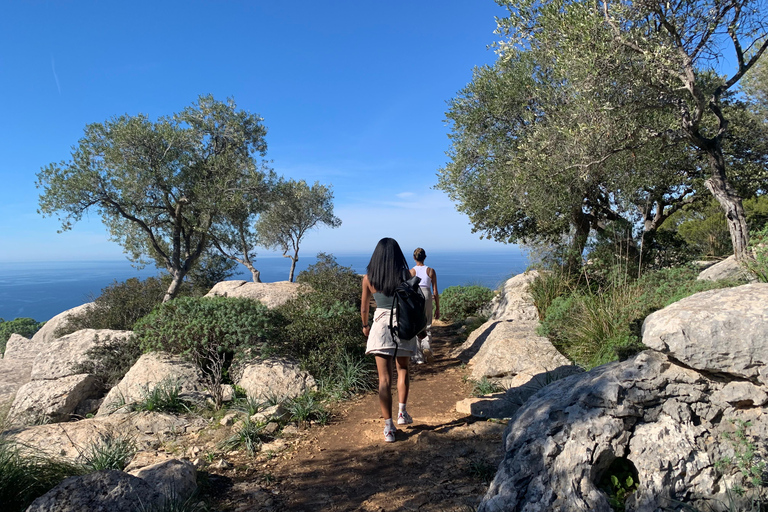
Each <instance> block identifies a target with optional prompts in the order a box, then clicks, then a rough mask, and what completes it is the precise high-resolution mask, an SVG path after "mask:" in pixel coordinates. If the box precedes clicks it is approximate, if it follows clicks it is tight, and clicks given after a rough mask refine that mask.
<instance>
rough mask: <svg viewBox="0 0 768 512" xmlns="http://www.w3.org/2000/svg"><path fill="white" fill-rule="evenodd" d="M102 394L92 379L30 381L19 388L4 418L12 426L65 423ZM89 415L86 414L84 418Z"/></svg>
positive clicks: (74, 376)
mask: <svg viewBox="0 0 768 512" xmlns="http://www.w3.org/2000/svg"><path fill="white" fill-rule="evenodd" d="M102 393H103V391H102V388H101V386H100V385H99V383H98V381H97V379H96V378H95V377H94V376H93V375H88V374H79V375H68V376H66V377H62V378H60V379H56V380H33V381H30V382H28V383H26V384H24V385H23V386H21V387H20V388H19V390H18V391H17V392H16V398H15V399H14V401H13V404H12V405H11V409H10V411H9V413H8V417H9V418H10V421H11V422H12V423H13V424H26V425H32V424H35V423H40V422H42V421H45V422H54V423H56V422H60V421H69V420H70V419H71V417H72V415H74V414H77V412H76V411H77V410H78V407H79V406H80V404H81V403H83V402H85V401H86V400H89V399H92V398H96V397H98V396H100V395H101V394H102ZM88 412H90V411H87V412H86V414H87V413H88Z"/></svg>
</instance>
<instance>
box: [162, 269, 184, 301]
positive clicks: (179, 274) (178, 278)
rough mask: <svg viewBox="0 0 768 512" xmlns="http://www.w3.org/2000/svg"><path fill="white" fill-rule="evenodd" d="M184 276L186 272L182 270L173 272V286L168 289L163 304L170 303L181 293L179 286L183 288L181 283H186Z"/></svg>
mask: <svg viewBox="0 0 768 512" xmlns="http://www.w3.org/2000/svg"><path fill="white" fill-rule="evenodd" d="M184 274H185V272H184V271H183V270H180V269H178V270H174V271H173V272H171V275H172V276H173V279H172V280H171V285H170V286H169V287H168V290H167V291H166V292H165V296H164V297H163V302H168V301H169V300H171V299H173V298H174V297H176V294H177V293H179V286H181V282H182V281H184Z"/></svg>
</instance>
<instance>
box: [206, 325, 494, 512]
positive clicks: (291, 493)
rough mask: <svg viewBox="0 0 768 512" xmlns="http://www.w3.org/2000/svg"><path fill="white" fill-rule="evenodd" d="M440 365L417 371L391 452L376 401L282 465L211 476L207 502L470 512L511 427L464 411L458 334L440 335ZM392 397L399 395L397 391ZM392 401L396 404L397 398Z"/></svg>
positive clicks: (309, 439)
mask: <svg viewBox="0 0 768 512" xmlns="http://www.w3.org/2000/svg"><path fill="white" fill-rule="evenodd" d="M433 339H434V341H433V344H432V346H433V349H434V350H435V362H434V363H433V364H429V365H426V364H425V365H418V366H414V367H413V371H412V380H411V392H410V397H409V400H408V411H409V412H410V413H411V415H412V416H413V418H414V423H413V424H412V425H407V426H403V425H401V426H399V427H398V428H399V431H398V433H397V440H396V442H394V443H385V442H384V436H383V434H382V430H383V420H382V419H381V414H380V409H379V404H378V397H377V395H376V394H375V393H371V394H368V395H366V396H363V397H360V398H358V399H357V400H354V401H351V402H345V403H343V404H341V405H340V406H339V408H338V410H336V411H334V417H333V420H332V422H331V423H330V424H328V425H326V426H312V427H311V428H309V429H307V430H305V431H304V432H302V435H300V436H299V437H298V438H295V439H294V440H292V441H291V443H290V448H289V449H288V450H286V451H284V452H282V453H280V454H278V455H276V456H273V457H269V456H268V455H266V456H265V455H259V456H258V457H255V458H254V457H244V456H243V457H237V456H235V457H233V458H230V459H228V460H229V461H230V462H231V463H232V465H233V467H231V468H228V469H209V478H208V488H207V494H208V495H209V496H211V498H212V499H211V505H212V506H213V507H214V508H215V509H216V510H222V511H247V510H248V511H250V510H255V511H257V510H261V511H283V510H291V511H305V512H310V511H320V510H323V511H353V510H362V511H397V510H418V511H470V510H475V509H476V508H477V505H478V503H479V501H480V499H481V498H482V496H483V494H484V493H485V491H486V489H487V486H488V484H489V482H490V479H491V478H492V477H493V474H494V473H495V471H496V467H497V466H498V464H499V462H500V460H501V458H502V453H501V436H502V432H503V430H504V426H505V425H504V424H503V423H498V422H487V421H482V420H480V421H478V420H477V419H475V418H472V417H471V416H462V415H460V414H458V413H457V412H456V409H455V405H456V402H457V401H459V400H462V399H464V398H466V397H468V396H469V395H470V393H471V388H472V386H471V383H468V382H466V378H465V375H466V373H467V372H466V370H464V369H463V367H462V365H461V363H460V362H459V361H458V360H456V359H452V358H450V357H449V354H450V353H451V351H452V350H453V349H454V348H456V347H457V346H458V345H460V344H461V343H462V341H463V340H462V338H461V337H460V336H459V335H458V334H457V332H456V328H455V326H451V325H446V324H441V323H439V322H437V323H436V324H435V326H433ZM393 394H394V390H393ZM394 396H397V395H396V394H394Z"/></svg>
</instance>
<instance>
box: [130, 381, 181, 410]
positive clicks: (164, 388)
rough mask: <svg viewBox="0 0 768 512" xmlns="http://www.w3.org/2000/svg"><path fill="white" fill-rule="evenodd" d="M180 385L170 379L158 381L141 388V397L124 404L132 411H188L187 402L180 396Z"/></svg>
mask: <svg viewBox="0 0 768 512" xmlns="http://www.w3.org/2000/svg"><path fill="white" fill-rule="evenodd" d="M180 395H181V386H180V385H179V383H178V382H175V381H173V380H170V379H164V380H162V381H160V382H159V383H158V384H157V385H156V386H154V387H152V388H150V387H145V388H144V389H142V390H141V398H140V399H139V400H137V401H135V402H133V403H130V404H126V405H127V406H128V407H129V408H130V409H131V410H132V411H147V412H170V413H184V412H189V410H190V407H189V403H188V402H187V401H186V400H184V399H183V398H181V396H180Z"/></svg>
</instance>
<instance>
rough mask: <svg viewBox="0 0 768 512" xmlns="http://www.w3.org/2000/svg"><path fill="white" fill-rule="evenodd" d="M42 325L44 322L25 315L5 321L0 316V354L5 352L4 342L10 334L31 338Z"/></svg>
mask: <svg viewBox="0 0 768 512" xmlns="http://www.w3.org/2000/svg"><path fill="white" fill-rule="evenodd" d="M43 325H45V322H37V321H35V320H34V319H32V318H26V317H23V318H16V319H15V320H7V321H6V320H3V319H2V318H0V354H4V353H5V344H6V343H7V342H8V338H10V337H11V334H20V335H21V336H24V337H25V338H31V337H32V336H34V334H35V333H36V332H37V331H39V330H40V328H41V327H42V326H43Z"/></svg>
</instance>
